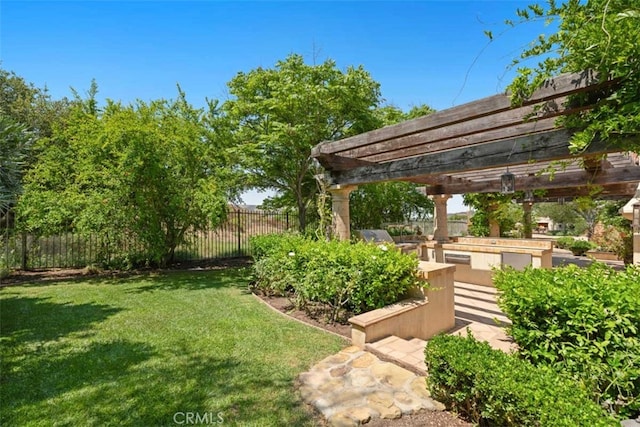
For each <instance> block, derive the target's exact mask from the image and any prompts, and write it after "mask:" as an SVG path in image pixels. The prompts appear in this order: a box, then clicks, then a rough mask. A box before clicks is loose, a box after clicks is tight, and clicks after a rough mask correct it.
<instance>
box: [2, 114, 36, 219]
mask: <svg viewBox="0 0 640 427" xmlns="http://www.w3.org/2000/svg"><path fill="white" fill-rule="evenodd" d="M32 142H33V139H32V136H31V135H30V134H29V132H27V130H26V126H24V125H22V124H19V123H16V122H15V121H14V120H12V119H11V118H10V117H8V116H5V115H3V114H0V218H1V217H3V216H4V215H6V213H7V212H8V211H9V209H10V208H11V207H12V206H13V205H14V204H15V202H16V200H17V198H18V195H19V194H20V193H21V191H22V173H23V166H24V164H25V161H26V157H27V154H28V152H29V149H30V147H31V144H32Z"/></svg>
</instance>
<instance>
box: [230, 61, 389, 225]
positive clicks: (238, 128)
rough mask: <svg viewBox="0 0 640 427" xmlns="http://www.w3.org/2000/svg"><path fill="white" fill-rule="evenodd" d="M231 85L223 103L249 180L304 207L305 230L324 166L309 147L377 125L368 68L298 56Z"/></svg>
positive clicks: (242, 76) (373, 86)
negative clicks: (339, 65)
mask: <svg viewBox="0 0 640 427" xmlns="http://www.w3.org/2000/svg"><path fill="white" fill-rule="evenodd" d="M228 87H229V92H230V94H231V96H232V99H230V100H229V101H227V102H225V103H224V105H223V109H224V111H225V113H226V115H227V118H228V120H229V122H230V126H231V128H232V129H234V131H233V132H232V138H233V141H234V144H235V149H234V150H233V152H234V155H235V156H236V160H237V161H238V162H239V163H240V165H241V166H242V168H243V169H244V170H245V171H247V173H248V177H247V180H246V185H247V186H248V187H256V188H264V189H275V190H276V191H278V192H279V193H280V197H283V198H284V199H285V200H287V201H288V202H289V203H290V204H292V205H293V206H295V208H296V209H297V210H298V218H299V221H300V230H301V231H303V230H304V229H305V225H306V224H305V220H306V212H307V209H308V208H309V207H310V205H311V204H312V203H313V201H314V196H315V194H316V192H317V185H316V181H315V178H314V175H316V174H318V173H319V172H320V170H319V168H317V167H315V166H314V164H313V162H312V159H311V157H310V154H311V148H312V147H314V146H315V145H316V144H318V143H320V142H322V141H329V140H336V139H340V138H343V137H346V136H350V135H354V134H358V133H361V132H364V131H367V130H371V129H373V128H375V127H376V124H377V121H376V118H375V117H374V114H373V108H374V107H375V106H376V105H377V104H378V102H379V97H380V89H379V84H378V83H376V82H375V81H374V80H373V79H372V78H371V76H370V75H369V73H368V72H366V71H365V70H364V68H362V67H357V68H354V67H349V68H347V70H346V71H344V72H343V71H341V70H339V69H338V68H337V67H336V64H335V62H334V61H331V60H327V61H325V62H323V63H321V64H318V65H307V64H305V63H304V60H303V58H302V56H300V55H295V54H292V55H289V56H288V57H287V58H286V59H285V60H282V61H278V62H277V63H276V66H275V67H274V68H269V69H265V68H256V69H254V70H252V71H249V72H248V73H244V72H240V73H238V74H237V75H236V76H235V77H234V78H233V79H232V80H231V81H230V82H229V83H228Z"/></svg>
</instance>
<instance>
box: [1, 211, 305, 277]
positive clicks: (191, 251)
mask: <svg viewBox="0 0 640 427" xmlns="http://www.w3.org/2000/svg"><path fill="white" fill-rule="evenodd" d="M297 227H298V218H297V216H296V215H295V214H291V213H288V212H267V211H246V210H231V211H230V212H229V215H228V217H227V221H225V222H224V223H223V224H222V225H220V226H219V227H216V228H212V229H210V230H204V231H199V232H196V233H191V234H189V238H188V241H187V243H185V244H183V245H180V246H178V247H177V248H176V252H175V260H176V261H201V260H202V261H204V260H213V259H220V258H229V257H237V256H247V255H251V248H250V246H249V238H250V237H251V236H255V235H261V234H271V233H282V232H285V231H287V230H295V229H297ZM0 232H1V233H2V234H1V235H0V248H1V249H2V252H0V267H5V268H10V269H42V268H82V267H85V266H88V265H99V264H105V263H106V264H109V263H111V262H113V261H119V262H122V260H118V257H122V256H131V254H134V255H136V256H137V257H140V258H144V255H145V254H144V246H143V245H142V244H141V243H140V242H138V241H135V240H134V239H122V240H121V241H118V242H114V241H108V240H107V239H106V238H105V237H98V236H95V235H80V234H76V233H63V234H58V235H54V236H38V235H33V234H28V233H21V232H19V231H17V230H15V229H14V228H12V227H10V226H5V227H3V228H2V229H0ZM123 254H126V255H123Z"/></svg>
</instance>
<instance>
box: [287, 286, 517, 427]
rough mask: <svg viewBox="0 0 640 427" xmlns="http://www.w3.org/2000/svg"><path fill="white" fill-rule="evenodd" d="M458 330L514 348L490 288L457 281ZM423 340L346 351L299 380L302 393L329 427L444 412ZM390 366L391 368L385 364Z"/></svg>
mask: <svg viewBox="0 0 640 427" xmlns="http://www.w3.org/2000/svg"><path fill="white" fill-rule="evenodd" d="M454 300H455V310H456V311H455V314H456V325H455V327H454V329H453V330H451V331H449V333H450V334H455V335H462V336H466V334H467V330H468V331H470V332H471V334H472V335H473V336H474V337H475V338H477V339H478V340H481V341H487V342H488V343H489V344H490V345H491V346H492V347H493V348H496V349H499V350H503V351H506V352H508V351H511V350H514V349H515V348H516V346H515V344H514V343H513V341H512V340H511V339H510V338H509V337H508V336H507V335H506V333H505V330H504V327H505V326H507V325H508V324H509V323H510V322H509V319H508V318H507V317H506V316H505V315H504V313H502V312H501V311H500V309H499V308H498V305H497V303H496V290H495V288H492V287H487V286H480V285H473V284H469V283H461V282H455V294H454ZM425 345H426V342H425V341H424V340H421V339H418V338H413V339H409V340H406V339H402V338H399V337H396V336H389V337H386V338H384V339H382V340H380V341H377V342H375V343H370V344H367V345H366V349H365V350H361V349H359V348H358V347H347V348H346V349H344V350H342V351H340V352H339V353H338V354H335V355H333V356H329V357H327V358H326V359H324V360H322V361H321V362H319V363H318V364H316V365H315V366H314V367H313V368H312V369H311V370H310V371H309V372H305V373H303V374H301V375H300V377H299V380H300V393H301V395H302V398H303V399H304V401H305V402H307V403H309V404H311V405H313V406H314V407H315V408H316V409H318V411H320V412H321V413H322V415H324V417H325V418H326V419H327V420H328V421H329V424H330V425H332V426H356V425H361V424H364V423H366V422H368V421H369V420H370V419H372V418H376V417H379V418H392V419H393V418H400V417H401V416H402V415H403V414H410V413H414V412H417V411H420V410H443V409H444V406H443V405H442V404H441V403H439V402H437V401H435V400H433V399H431V397H430V395H429V392H428V391H427V389H426V383H425V379H426V373H427V372H426V371H427V368H426V365H425V363H424V348H425ZM389 362H393V363H389Z"/></svg>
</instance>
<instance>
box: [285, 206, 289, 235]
mask: <svg viewBox="0 0 640 427" xmlns="http://www.w3.org/2000/svg"><path fill="white" fill-rule="evenodd" d="M286 214H287V231H289V212H288V211H287V212H286Z"/></svg>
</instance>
